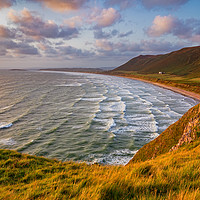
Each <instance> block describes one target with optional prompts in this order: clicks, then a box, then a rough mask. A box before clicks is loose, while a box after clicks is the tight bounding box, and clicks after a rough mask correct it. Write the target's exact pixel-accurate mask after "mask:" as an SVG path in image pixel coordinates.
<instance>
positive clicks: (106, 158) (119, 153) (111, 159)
mask: <svg viewBox="0 0 200 200" xmlns="http://www.w3.org/2000/svg"><path fill="white" fill-rule="evenodd" d="M136 153H137V150H136V151H131V150H129V149H122V150H115V151H113V152H112V153H110V154H107V155H106V154H102V155H98V156H99V158H96V157H95V156H96V155H90V158H93V157H95V158H94V159H93V161H92V162H90V164H94V163H102V164H108V165H126V164H127V163H128V162H129V161H130V160H131V159H132V157H133V156H134V155H135V154H136Z"/></svg>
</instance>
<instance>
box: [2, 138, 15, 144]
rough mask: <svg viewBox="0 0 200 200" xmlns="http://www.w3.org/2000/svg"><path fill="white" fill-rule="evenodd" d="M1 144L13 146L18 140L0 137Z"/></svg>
mask: <svg viewBox="0 0 200 200" xmlns="http://www.w3.org/2000/svg"><path fill="white" fill-rule="evenodd" d="M0 144H2V145H6V146H12V145H15V144H16V141H15V140H13V139H12V138H6V139H0Z"/></svg>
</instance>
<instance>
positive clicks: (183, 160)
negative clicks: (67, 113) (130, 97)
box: [0, 104, 200, 200]
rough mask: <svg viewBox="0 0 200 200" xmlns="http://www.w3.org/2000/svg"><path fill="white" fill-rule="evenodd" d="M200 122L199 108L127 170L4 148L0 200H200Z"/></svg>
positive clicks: (0, 157)
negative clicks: (55, 158) (60, 159)
mask: <svg viewBox="0 0 200 200" xmlns="http://www.w3.org/2000/svg"><path fill="white" fill-rule="evenodd" d="M199 118H200V104H199V105H197V106H195V107H194V108H192V109H190V110H189V111H188V112H187V113H186V114H185V115H184V116H183V117H182V118H181V119H180V120H179V121H178V122H176V123H175V124H173V125H171V126H170V127H169V128H168V129H167V130H166V131H165V132H163V133H162V134H161V135H160V137H158V138H157V139H155V140H154V141H152V142H150V143H149V144H147V145H146V146H145V147H144V148H142V149H141V150H140V151H138V153H137V154H136V155H135V157H134V158H133V160H132V161H131V162H130V163H129V164H128V165H127V166H102V165H98V164H94V165H87V164H86V163H74V162H64V163H62V162H59V161H57V160H50V159H46V158H42V157H36V156H30V155H25V154H21V153H18V152H16V151H10V150H0V199H5V200H16V199H17V200H18V199H48V200H51V199H99V200H108V199H109V200H110V199H116V200H117V199H135V200H147V199H148V200H155V199H162V200H164V199H169V200H184V199H185V200H190V199H191V200H194V199H196V200H198V199H200V138H199V134H200V124H199V122H200V119H199ZM170 150H171V151H170ZM152 158H153V159H152Z"/></svg>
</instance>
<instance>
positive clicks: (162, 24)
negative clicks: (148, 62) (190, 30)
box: [147, 15, 176, 37]
mask: <svg viewBox="0 0 200 200" xmlns="http://www.w3.org/2000/svg"><path fill="white" fill-rule="evenodd" d="M175 23H176V19H175V18H174V17H172V16H170V15H169V16H163V17H162V16H160V15H158V16H156V17H155V18H154V21H153V25H152V26H151V27H150V28H148V30H147V34H148V35H149V36H153V37H158V36H161V35H163V34H166V33H170V32H171V31H172V29H173V28H174V26H175Z"/></svg>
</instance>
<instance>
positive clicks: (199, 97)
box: [41, 70, 200, 102]
mask: <svg viewBox="0 0 200 200" xmlns="http://www.w3.org/2000/svg"><path fill="white" fill-rule="evenodd" d="M41 71H42V70H41ZM43 71H46V72H67V71H64V70H63V71H60V70H59V71H56V70H55V71H51V70H43ZM73 73H86V74H99V75H107V76H116V77H121V78H128V79H132V80H138V81H142V82H145V83H149V84H152V85H155V86H158V87H162V88H165V89H168V90H171V91H173V92H176V93H179V94H182V95H184V96H186V97H190V98H192V99H194V100H196V101H199V102H200V94H197V93H194V92H190V91H187V90H184V89H180V88H177V87H173V86H169V85H165V84H162V83H156V82H153V81H148V80H145V79H142V78H135V77H131V76H128V75H127V76H122V75H114V74H106V73H94V72H81V71H80V72H73Z"/></svg>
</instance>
